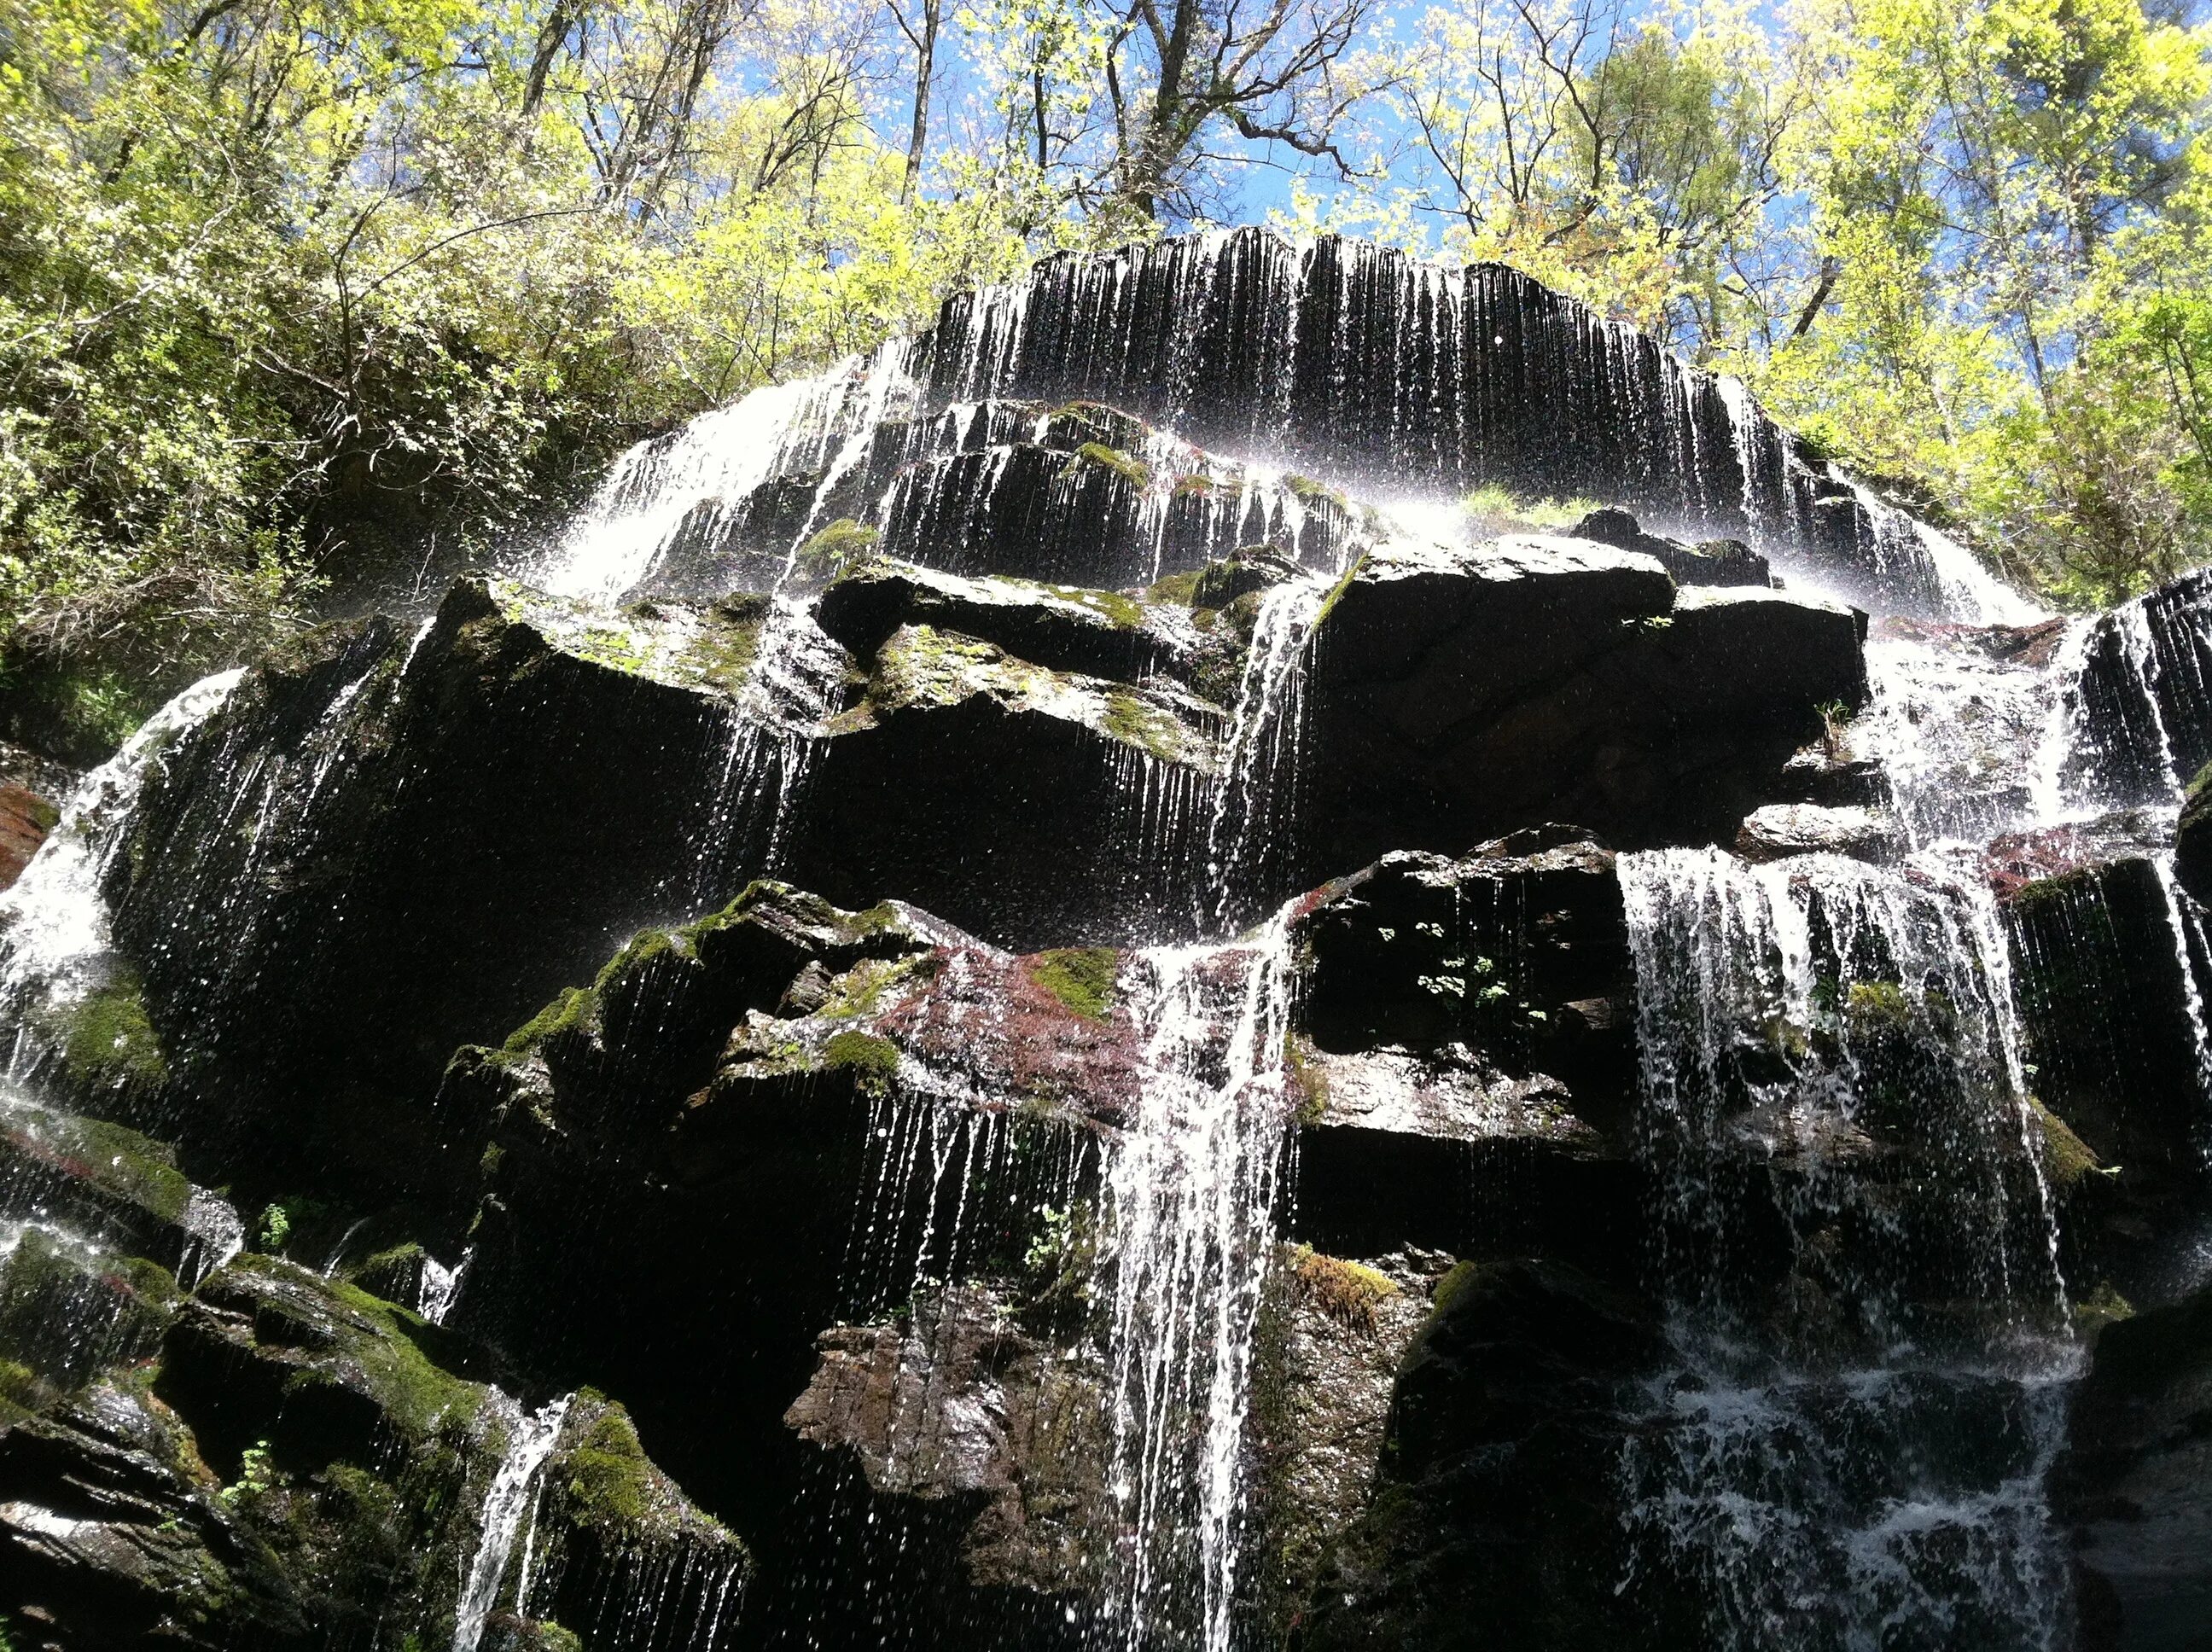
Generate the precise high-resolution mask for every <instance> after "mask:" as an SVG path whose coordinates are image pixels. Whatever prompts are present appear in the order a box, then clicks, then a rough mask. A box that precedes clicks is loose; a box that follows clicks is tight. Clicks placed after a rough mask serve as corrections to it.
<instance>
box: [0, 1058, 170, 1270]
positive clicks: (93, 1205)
mask: <svg viewBox="0 0 2212 1652" xmlns="http://www.w3.org/2000/svg"><path fill="white" fill-rule="evenodd" d="M0 1198H4V1201H5V1208H6V1210H7V1211H8V1212H9V1213H11V1214H16V1215H22V1216H30V1215H33V1214H35V1215H36V1216H38V1217H39V1218H43V1219H45V1220H47V1221H57V1220H58V1221H60V1222H62V1223H64V1224H67V1225H68V1226H69V1227H70V1230H72V1231H74V1232H76V1233H78V1234H81V1235H82V1236H85V1237H86V1238H87V1239H88V1240H91V1241H94V1242H98V1243H100V1244H104V1245H107V1246H110V1247H112V1248H117V1249H119V1250H121V1251H123V1252H125V1254H130V1255H134V1256H143V1257H148V1258H151V1259H152V1260H155V1261H156V1262H158V1263H160V1264H161V1266H163V1267H166V1268H169V1269H172V1270H173V1269H175V1268H176V1267H178V1266H179V1265H180V1264H181V1263H182V1262H183V1261H184V1260H185V1254H186V1252H187V1249H188V1248H190V1247H191V1244H192V1242H193V1236H192V1234H191V1231H190V1224H189V1217H188V1214H187V1213H188V1211H189V1210H190V1207H191V1202H192V1186H191V1182H189V1181H186V1180H185V1175H184V1173H183V1172H182V1171H180V1170H179V1169H177V1163H176V1154H175V1152H174V1151H173V1150H172V1149H171V1148H170V1147H169V1146H168V1145H167V1144H165V1143H162V1142H158V1141H155V1140H154V1139H151V1138H150V1137H148V1136H143V1135H141V1134H140V1133H137V1131H135V1130H127V1129H125V1128H124V1127H122V1126H120V1125H115V1124H108V1123H106V1122H104V1121H100V1120H97V1119H88V1118H82V1117H79V1116H77V1115H76V1114H68V1113H63V1112H60V1111H58V1110H56V1109H54V1108H42V1107H33V1106H32V1105H31V1104H30V1103H29V1102H25V1101H22V1100H21V1099H20V1098H14V1097H11V1098H9V1099H8V1101H7V1102H6V1103H5V1104H4V1105H0Z"/></svg>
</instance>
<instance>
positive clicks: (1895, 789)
mask: <svg viewBox="0 0 2212 1652" xmlns="http://www.w3.org/2000/svg"><path fill="white" fill-rule="evenodd" d="M1866 662H1867V680H1868V685H1869V688H1870V689H1871V690H1872V694H1871V696H1870V697H1869V701H1868V703H1867V705H1866V707H1865V708H1864V709H1863V710H1862V711H1861V712H1860V713H1859V714H1858V716H1857V719H1856V720H1854V721H1853V723H1852V724H1851V727H1850V747H1851V750H1852V751H1853V752H1854V753H1855V754H1857V756H1863V757H1871V758H1874V759H1875V760H1876V761H1878V762H1880V763H1881V769H1882V773H1883V774H1884V775H1885V776H1886V777H1887V780H1888V783H1889V793H1890V801H1891V805H1892V807H1893V810H1894V811H1895V813H1896V816H1897V821H1898V824H1899V826H1900V827H1901V828H1903V829H1904V834H1905V840H1906V841H1907V843H1908V844H1909V845H1910V846H1911V847H1913V848H1916V849H1920V848H1926V847H1929V845H1931V844H1934V843H1937V842H1940V841H1945V840H1957V841H1975V842H1980V841H1986V840H1988V839H1989V838H1990V837H1991V836H1993V835H1996V833H1998V832H2000V831H2003V830H2007V829H2013V828H2016V827H2019V826H2021V825H2026V824H2030V823H2035V822H2038V821H2041V820H2047V819H2055V818H2056V817H2057V813H2058V809H2057V804H2056V801H2055V798H2054V797H2053V796H2052V794H2051V782H2050V781H2049V780H2046V778H2045V775H2046V774H2047V772H2049V770H2050V768H2051V763H2052V761H2053V758H2052V753H2051V746H2050V741H2051V726H2052V722H2053V718H2054V701H2055V700H2056V699H2057V679H2056V677H2055V674H2054V673H2053V672H2052V671H2049V670H2040V669H2038V668H2036V667H2034V666H2032V665H2021V664H2017V663H2015V662H2012V661H2009V660H2006V659H1994V658H1992V657H1990V655H1989V654H1988V653H1984V652H1982V651H1981V650H1980V649H1978V648H1976V647H1972V645H1971V644H1966V645H1955V646H1944V645H1942V643H1941V642H1928V641H1916V640H1912V639H1909V638H1899V637H1882V638H1878V639H1876V640H1875V641H1870V642H1869V643H1868V645H1867V648H1866ZM2061 738H2062V739H2063V736H2062V737H2061Z"/></svg>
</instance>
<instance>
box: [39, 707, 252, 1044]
mask: <svg viewBox="0 0 2212 1652" xmlns="http://www.w3.org/2000/svg"><path fill="white" fill-rule="evenodd" d="M243 675H244V673H243V672H241V671H222V672H219V673H217V674H216V676H213V677H204V678H203V679H202V680H201V681H199V682H197V683H194V684H192V686H191V687H190V688H188V689H185V691H184V692H183V693H181V694H179V695H177V697H176V698H175V699H173V700H172V701H169V703H168V704H167V705H166V706H164V707H162V708H161V710H160V711H158V712H156V713H155V714H154V715H153V716H152V717H150V718H149V719H147V720H146V721H145V723H144V724H143V726H140V728H139V730H138V732H137V733H136V734H133V735H132V736H131V738H130V739H128V740H127V741H125V743H124V744H123V747H122V749H121V750H118V752H117V753H116V754H115V755H114V756H112V757H110V758H109V759H108V760H107V761H106V762H104V763H102V764H101V765H100V767H99V768H95V769H94V770H93V771H92V772H91V773H90V774H87V775H86V776H85V777H84V779H83V780H82V782H81V783H80V784H79V785H78V787H77V788H76V791H75V792H74V793H71V794H70V799H69V803H68V805H67V806H66V807H65V808H64V811H63V812H62V818H61V821H60V823H58V825H56V826H55V828H54V829H53V832H52V835H50V836H49V837H48V838H47V839H46V842H45V843H44V844H42V845H41V846H40V849H39V852H38V853H37V854H35V855H34V856H33V857H32V859H31V864H30V865H27V866H26V867H25V868H24V869H23V875H22V876H21V878H17V879H16V880H15V885H14V887H13V888H11V889H9V890H7V892H6V893H5V894H0V958H3V959H4V961H0V1022H4V1023H12V1029H13V1033H14V1037H15V1046H14V1049H13V1052H12V1054H11V1058H10V1066H9V1071H10V1072H11V1073H13V1074H15V1075H17V1076H20V1075H21V1072H22V1071H23V1068H24V1066H25V1065H26V1063H27V1061H28V1060H32V1059H33V1047H32V1045H31V1044H30V1043H29V1042H27V1041H29V1040H30V1038H31V1037H32V1024H31V1023H32V1019H33V1017H34V1016H35V1012H36V1011H40V1010H41V1009H46V1008H58V1007H61V1006H64V1005H69V1004H72V1003H75V1002H76V1001H77V1000H78V999H81V998H82V997H83V996H84V995H85V994H86V993H88V992H90V991H92V990H93V989H94V988H95V987H99V986H101V985H104V984H106V982H105V979H104V975H105V972H106V970H107V969H109V968H110V967H111V966H110V963H109V959H110V956H111V955H110V951H109V949H110V945H111V940H110V937H109V933H108V913H107V901H106V896H105V894H104V893H103V892H102V886H103V884H105V882H106V877H107V872H108V868H109V866H110V865H111V863H112V861H113V859H114V857H115V855H116V853H117V852H118V850H119V849H120V848H121V847H122V844H123V841H124V835H125V832H127V831H128V829H129V828H130V824H131V815H132V813H133V811H135V810H136V809H137V804H138V796H139V793H140V792H141V791H142V790H143V788H144V787H145V784H146V781H147V779H148V777H149V774H150V773H151V772H152V770H153V769H154V768H155V766H156V765H157V764H159V763H160V762H161V759H162V756H163V755H164V754H165V753H167V751H168V750H170V749H171V748H172V747H173V745H174V744H176V742H177V741H178V740H179V739H180V738H183V736H184V735H185V734H186V733H187V732H190V731H191V729H193V728H195V727H197V726H198V725H200V724H201V723H204V722H205V721H206V720H208V719H209V718H210V717H211V716H213V715H214V714H215V713H216V710H217V709H218V708H220V707H221V706H222V703H223V701H225V700H227V699H228V697H229V695H230V691H231V690H232V689H234V688H235V687H236V686H237V685H238V681H239V679H240V677H242V676H243Z"/></svg>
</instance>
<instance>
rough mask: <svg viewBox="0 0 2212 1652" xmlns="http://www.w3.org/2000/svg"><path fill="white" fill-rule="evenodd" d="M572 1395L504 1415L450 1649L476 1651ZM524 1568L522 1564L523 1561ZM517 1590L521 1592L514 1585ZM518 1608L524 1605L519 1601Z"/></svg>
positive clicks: (535, 1501)
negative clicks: (501, 1448)
mask: <svg viewBox="0 0 2212 1652" xmlns="http://www.w3.org/2000/svg"><path fill="white" fill-rule="evenodd" d="M570 1398H571V1396H569V1395H567V1394H563V1395H562V1397H561V1398H559V1399H557V1400H551V1401H550V1402H548V1403H547V1404H545V1405H544V1406H540V1407H539V1408H538V1410H537V1411H535V1412H529V1413H527V1414H525V1413H523V1412H520V1411H519V1410H518V1411H517V1412H515V1413H514V1414H513V1416H512V1417H511V1418H509V1419H508V1424H507V1449H506V1451H505V1453H504V1454H503V1455H501V1458H500V1462H499V1467H497V1468H496V1469H495V1470H494V1471H493V1473H492V1478H491V1484H490V1485H489V1486H487V1487H486V1488H485V1490H484V1500H483V1512H482V1513H481V1514H480V1515H478V1516H477V1546H476V1552H474V1553H473V1554H472V1555H471V1556H470V1558H469V1563H468V1564H467V1566H466V1567H465V1569H464V1570H463V1571H462V1573H461V1595H460V1602H459V1606H456V1607H455V1609H454V1613H453V1652H477V1643H478V1642H480V1641H481V1640H482V1639H483V1631H484V1621H485V1619H488V1618H489V1617H490V1616H491V1613H492V1608H493V1607H495V1606H497V1605H498V1604H499V1594H500V1585H501V1584H502V1583H503V1582H506V1581H507V1568H508V1566H509V1565H511V1564H513V1560H514V1551H515V1540H516V1537H517V1535H518V1534H520V1532H521V1531H522V1527H523V1521H524V1517H525V1516H526V1515H529V1514H530V1513H531V1512H532V1510H533V1509H535V1508H536V1507H537V1500H538V1499H537V1491H538V1473H539V1471H540V1470H542V1469H543V1468H544V1467H545V1460H546V1459H547V1458H548V1457H550V1456H551V1455H553V1449H554V1448H555V1447H556V1445H558V1444H559V1443H560V1440H561V1424H562V1423H563V1422H564V1421H565V1420H566V1419H567V1418H568V1402H569V1400H570ZM525 1570H527V1564H526V1567H525ZM517 1593H518V1595H520V1593H521V1590H520V1588H518V1591H517ZM517 1605H518V1608H520V1606H524V1605H526V1602H523V1601H521V1600H518V1602H517Z"/></svg>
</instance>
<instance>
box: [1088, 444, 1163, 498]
mask: <svg viewBox="0 0 2212 1652" xmlns="http://www.w3.org/2000/svg"><path fill="white" fill-rule="evenodd" d="M1075 458H1076V461H1077V462H1078V463H1079V464H1084V465H1097V466H1098V468H1099V469H1101V470H1104V471H1112V472H1113V473H1114V474H1115V476H1118V477H1121V479H1122V480H1123V481H1125V482H1127V483H1128V484H1129V485H1130V486H1131V487H1133V488H1134V489H1137V490H1138V491H1139V492H1140V493H1141V492H1142V491H1143V490H1144V489H1146V488H1149V487H1150V486H1152V467H1151V466H1150V465H1146V463H1145V462H1144V460H1142V459H1138V458H1136V457H1135V456H1134V455H1133V454H1130V453H1127V452H1123V451H1122V450H1121V448H1119V447H1109V446H1107V445H1106V444H1105V443H1104V442H1103V441H1086V442H1085V443H1084V444H1083V446H1080V447H1079V448H1077V449H1076V450H1075Z"/></svg>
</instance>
